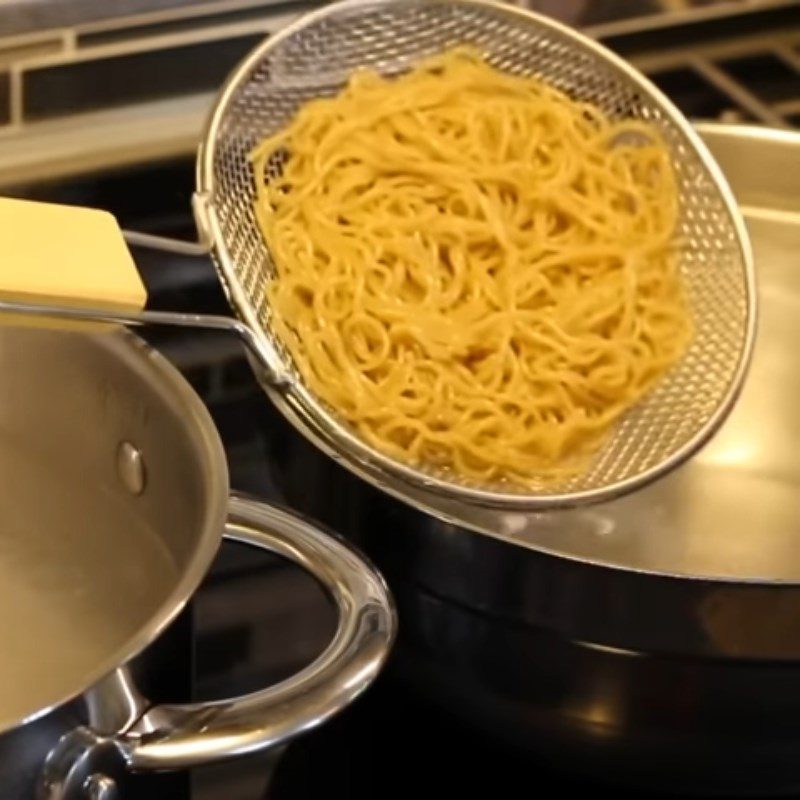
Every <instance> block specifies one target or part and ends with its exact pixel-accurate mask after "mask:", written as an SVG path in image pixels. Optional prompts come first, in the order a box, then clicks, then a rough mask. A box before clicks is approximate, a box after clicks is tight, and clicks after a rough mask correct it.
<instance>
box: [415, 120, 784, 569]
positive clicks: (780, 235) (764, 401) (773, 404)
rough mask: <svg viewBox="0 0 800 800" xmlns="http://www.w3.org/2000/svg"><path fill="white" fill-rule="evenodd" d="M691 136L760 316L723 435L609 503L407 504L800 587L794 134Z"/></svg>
mask: <svg viewBox="0 0 800 800" xmlns="http://www.w3.org/2000/svg"><path fill="white" fill-rule="evenodd" d="M698 129H699V131H700V133H701V135H703V137H704V139H705V140H706V142H707V143H708V145H709V146H710V147H711V150H712V152H713V153H714V154H715V155H716V156H718V158H719V159H720V165H721V167H722V169H723V170H724V171H725V173H726V175H727V176H728V179H729V180H730V182H731V185H732V187H733V189H734V192H735V193H736V195H737V197H738V200H739V202H740V203H741V204H742V207H743V208H744V210H745V213H746V217H747V225H748V227H749V229H750V234H751V237H752V240H753V245H754V249H755V259H756V269H757V275H758V282H759V295H760V303H761V308H762V313H761V322H760V330H759V334H758V337H757V340H756V347H755V355H754V359H753V365H752V368H751V373H750V376H749V377H748V380H747V384H746V386H745V390H744V392H743V394H742V396H741V398H740V400H739V403H738V405H737V407H736V409H735V410H734V412H733V413H732V415H731V417H730V419H729V420H728V421H727V423H726V424H725V425H724V426H723V428H722V430H721V431H720V432H719V433H718V434H717V436H716V437H715V438H714V439H713V440H712V441H711V443H710V444H709V445H708V446H707V447H706V448H705V449H704V450H702V451H701V453H700V454H699V455H698V456H697V457H696V458H694V459H693V460H692V461H690V462H689V463H688V464H686V465H684V466H683V467H682V468H681V469H679V470H676V471H675V472H674V473H673V474H672V475H670V476H668V477H666V478H664V479H662V480H660V481H658V482H656V483H654V484H652V485H651V486H649V487H647V488H645V489H642V490H641V491H638V492H636V493H634V494H632V495H629V496H628V497H625V498H622V499H620V500H617V501H614V502H611V503H603V504H598V505H596V506H593V507H591V508H587V509H575V510H567V511H558V512H554V513H551V514H523V513H501V512H496V511H491V510H487V509H483V508H480V507H478V506H471V507H468V506H466V505H464V504H460V503H455V502H447V501H444V500H442V499H441V498H439V497H438V496H436V494H434V493H432V492H422V491H417V492H415V493H414V494H413V495H412V496H411V497H412V500H413V501H414V503H415V504H416V505H417V506H418V507H419V508H421V509H424V510H426V511H428V512H430V513H433V514H435V515H436V516H437V517H439V518H440V519H444V520H448V521H451V522H453V523H455V524H458V525H462V526H464V527H468V528H471V529H473V530H477V531H480V532H481V533H485V534H488V535H490V536H494V537H497V538H501V539H505V540H507V541H510V542H513V543H515V544H519V545H521V546H524V547H530V548H534V549H539V550H543V551H545V552H549V553H554V554H558V555H560V556H566V557H569V558H574V559H577V560H580V561H587V562H591V563H597V564H605V565H609V566H614V567H620V568H623V569H631V570H643V571H648V572H655V573H661V574H667V575H682V576H692V577H709V578H734V579H736V580H747V581H778V580H781V581H797V580H800V513H799V512H798V508H800V506H798V499H797V498H798V496H799V493H800V450H798V448H797V446H796V444H797V442H798V441H800V413H798V409H797V406H796V404H795V403H794V397H795V390H797V391H800V360H798V359H797V358H796V346H795V343H796V341H800V316H798V313H797V310H798V308H800V271H799V270H798V269H797V268H796V261H797V259H796V254H797V253H798V252H800V166H798V165H800V134H794V133H790V132H784V131H771V130H769V129H759V128H744V127H741V128H738V127H736V126H716V125H701V126H698ZM755 509H757V513H758V521H757V524H756V522H755V519H754V514H755V513H756V512H755Z"/></svg>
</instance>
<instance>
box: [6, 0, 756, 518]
mask: <svg viewBox="0 0 800 800" xmlns="http://www.w3.org/2000/svg"><path fill="white" fill-rule="evenodd" d="M456 45H472V46H473V47H476V48H477V49H479V50H481V51H482V52H483V53H484V55H485V56H486V58H487V59H488V61H489V62H490V63H491V64H493V65H495V66H496V67H498V68H499V69H502V70H505V71H507V72H510V73H514V74H518V75H535V76H537V77H539V78H540V79H542V80H544V81H546V82H547V83H549V84H551V85H552V86H555V87H557V88H558V89H561V90H562V91H563V92H566V93H567V94H568V95H570V96H572V97H574V98H576V99H579V100H583V101H588V102H590V103H594V104H595V105H596V106H598V107H599V108H601V109H602V110H603V111H604V112H605V113H606V114H607V115H609V116H610V117H612V118H626V117H631V118H638V119H643V120H647V121H648V122H650V123H653V124H655V125H656V126H658V128H659V129H660V130H661V133H662V135H663V137H664V139H665V141H666V142H667V144H668V146H669V147H670V149H671V151H672V156H673V164H674V168H675V170H676V173H677V179H678V186H679V192H680V223H679V235H680V236H681V238H682V240H683V241H684V242H685V247H684V249H683V255H682V258H681V263H680V267H681V271H682V273H683V279H684V283H685V287H686V292H687V296H688V300H689V303H690V306H691V311H692V315H693V322H694V327H695V335H694V339H693V341H692V344H691V346H690V349H689V351H688V352H687V354H686V355H685V357H684V358H683V359H682V361H681V362H680V363H679V364H678V365H677V366H676V367H675V368H673V369H672V370H671V371H670V372H669V373H668V375H667V376H666V377H665V378H664V379H663V380H662V381H661V382H660V383H659V384H658V385H657V386H656V388H655V389H654V390H653V391H652V392H650V394H648V395H647V396H646V397H645V398H644V399H643V400H642V401H641V402H640V403H639V404H638V405H637V406H636V407H634V408H633V409H632V410H631V411H629V412H628V413H627V414H626V415H625V416H624V417H623V418H622V419H621V420H620V422H619V423H618V424H617V426H616V427H615V428H614V430H613V431H612V434H611V436H610V437H609V438H608V439H607V440H606V442H605V443H604V445H603V446H602V448H601V449H600V450H599V452H598V453H597V455H596V457H595V458H594V460H593V461H592V462H591V464H590V466H589V468H588V469H587V470H586V471H585V472H583V473H582V474H580V475H578V476H577V477H574V478H572V479H570V480H569V481H566V482H564V483H563V484H561V485H559V486H554V487H552V488H550V489H546V490H541V491H539V492H537V493H531V492H528V493H523V492H519V491H517V490H515V488H513V487H511V486H508V487H505V486H477V485H470V484H467V483H465V482H460V481H457V480H456V479H455V478H454V476H452V475H434V474H429V473H426V472H422V471H420V470H419V469H416V468H414V467H412V466H409V465H407V464H404V463H401V462H398V461H395V460H393V459H391V458H390V457H388V456H386V455H384V454H382V453H381V452H378V451H377V450H375V449H373V448H371V447H370V446H368V445H367V444H366V443H365V442H363V441H362V440H361V439H360V438H359V437H358V435H357V434H356V433H355V432H354V431H353V430H351V429H350V428H349V427H348V425H347V424H346V423H345V422H343V421H342V420H341V419H339V418H337V416H336V414H335V413H334V412H332V411H331V410H330V409H329V408H327V407H325V405H323V404H322V403H321V402H320V401H318V400H317V398H315V397H314V396H313V395H312V394H311V393H310V392H309V391H308V390H307V389H306V387H304V385H303V383H302V380H301V378H300V376H299V374H298V372H297V371H296V369H295V367H294V365H293V363H292V361H291V359H290V357H289V355H288V354H287V353H286V352H285V350H284V349H283V348H282V347H281V345H280V342H279V341H278V340H277V338H276V337H275V336H274V334H273V331H272V315H271V310H270V307H269V305H268V302H267V298H266V292H265V289H266V286H267V283H268V281H269V280H270V276H271V275H272V273H273V268H274V267H273V263H272V261H271V258H270V254H269V250H268V249H267V245H266V243H265V241H264V239H263V237H262V235H261V232H260V230H259V228H258V226H257V224H256V220H255V216H254V213H253V205H254V201H255V189H256V183H255V181H256V176H255V175H254V172H253V169H252V166H251V163H250V159H249V154H250V152H251V150H252V149H253V147H254V146H255V145H256V144H257V143H258V142H259V141H260V140H261V139H263V138H264V137H266V136H268V135H270V134H272V133H274V132H275V131H277V130H278V129H280V128H281V127H282V126H284V125H286V124H287V123H288V121H289V120H290V119H291V117H292V116H293V115H294V113H295V112H296V111H297V110H298V109H299V107H300V106H301V105H302V104H303V103H305V102H306V101H308V100H311V99H313V98H316V97H319V96H323V95H331V94H334V93H336V92H337V91H338V90H339V89H340V87H342V85H343V84H344V83H345V81H346V79H347V77H348V76H349V74H350V73H351V72H352V71H353V70H354V69H356V68H357V67H361V66H370V67H372V68H374V69H376V70H378V71H380V72H382V73H391V74H396V73H399V72H402V71H403V70H406V69H408V68H409V67H411V66H412V65H413V64H414V63H415V62H416V61H418V60H419V59H421V58H423V57H426V56H430V55H433V54H435V53H437V52H440V51H442V50H445V49H448V48H450V47H453V46H456ZM194 201H195V216H196V218H197V224H198V229H199V231H200V234H201V238H202V239H203V244H202V245H196V244H195V245H188V244H187V243H185V242H184V243H180V242H178V243H176V242H174V241H171V240H165V239H161V238H160V237H153V236H147V235H144V234H135V233H129V234H127V239H128V241H129V242H131V243H132V244H139V245H145V246H151V247H157V248H162V249H168V250H173V251H180V252H191V253H197V252H201V253H205V252H208V251H209V250H210V251H211V254H212V256H213V258H214V260H215V262H216V265H217V268H218V272H219V274H220V276H221V279H222V282H223V285H224V287H225V289H226V291H227V293H228V296H229V299H230V301H231V303H232V305H233V307H234V310H235V311H236V313H237V315H238V317H239V319H238V320H237V319H233V318H231V317H209V316H204V315H196V314H173V313H167V312H157V311H145V312H141V313H137V314H121V313H119V312H109V311H100V310H97V309H94V310H91V309H86V308H81V309H76V308H64V307H55V306H52V305H41V304H40V305H33V304H26V305H23V304H20V303H17V302H3V301H0V311H12V312H15V313H20V312H22V313H26V314H34V315H37V314H42V315H47V316H51V317H53V316H54V317H61V318H81V319H87V318H88V319H95V320H106V321H114V322H123V323H125V324H134V325H142V324H169V325H183V326H200V327H206V328H215V329H226V330H231V331H233V332H235V333H236V334H237V335H239V336H240V337H241V338H242V339H243V341H244V342H245V344H246V345H247V346H248V349H249V352H250V353H251V355H252V356H253V357H254V358H253V362H254V366H255V367H256V369H257V374H258V377H259V380H260V381H261V383H262V384H263V386H264V387H265V389H266V391H267V392H268V394H269V395H270V396H271V398H272V399H273V401H274V402H275V403H276V405H277V406H278V407H279V408H280V409H281V411H282V412H283V413H284V414H285V415H286V417H287V418H288V419H289V420H290V421H291V422H293V423H294V424H295V426H296V427H297V428H298V429H299V430H300V431H301V432H302V433H303V434H304V435H305V436H306V437H308V438H309V439H311V440H312V441H314V442H315V443H316V444H317V445H318V446H319V447H321V448H322V449H323V450H324V451H326V452H327V453H328V454H329V455H331V456H332V457H334V458H335V459H337V460H338V461H340V462H341V463H343V464H344V465H345V466H347V467H348V468H349V469H351V470H352V471H354V472H355V473H357V474H358V475H360V476H362V477H364V478H366V479H367V480H369V481H371V482H372V483H374V484H375V485H377V486H378V487H380V488H381V489H383V490H385V491H387V492H390V493H391V494H393V495H395V496H397V497H400V498H401V499H405V500H407V501H408V502H411V503H414V504H417V505H427V501H426V500H425V496H426V494H427V495H428V496H430V494H431V493H438V494H441V495H443V496H445V497H446V498H448V499H450V500H453V501H459V502H464V503H471V504H479V505H482V506H490V507H495V508H506V509H517V510H519V509H531V510H534V509H535V510H546V509H551V508H557V507H563V506H570V505H572V506H574V505H578V504H581V503H588V502H597V501H600V500H606V499H610V498H612V497H614V496H617V495H621V494H624V493H626V492H629V491H631V490H633V489H635V488H637V487H639V486H642V485H644V484H645V483H647V482H648V481H651V480H653V479H654V478H656V477H658V476H660V475H663V474H664V473H666V472H667V471H669V470H670V469H672V468H674V467H676V466H677V465H679V464H680V463H681V462H682V461H684V460H685V459H686V458H688V457H689V456H690V455H692V453H694V452H695V451H696V450H697V449H698V448H699V447H701V446H702V445H703V443H704V442H705V441H707V440H708V439H709V437H710V436H711V435H712V434H713V433H714V431H715V430H716V429H717V428H718V427H719V426H720V424H721V423H722V422H723V421H724V419H725V418H726V416H727V414H728V413H729V412H730V410H731V408H732V407H733V404H734V401H735V400H736V397H737V395H738V393H739V390H740V389H741V386H742V382H743V380H744V376H745V372H746V369H747V365H748V362H749V358H750V353H751V350H752V345H753V337H754V331H755V306H756V296H755V286H754V277H753V265H752V256H751V251H750V244H749V241H748V237H747V233H746V231H745V228H744V224H743V221H742V219H741V216H740V214H739V212H738V210H737V208H736V205H735V203H734V200H733V197H732V195H731V192H730V189H729V188H728V186H727V184H726V182H725V179H724V178H723V176H722V175H721V173H720V171H719V169H718V167H717V166H716V164H715V163H714V161H713V159H712V158H711V156H710V154H709V153H708V151H707V150H706V148H705V146H704V145H703V143H702V142H701V141H700V139H699V138H698V136H697V135H696V134H695V133H694V131H693V130H692V128H691V126H690V125H689V124H688V123H687V121H686V120H685V119H684V118H683V117H682V116H681V114H680V113H679V112H678V111H677V110H676V109H675V108H674V107H673V106H672V105H671V103H670V102H669V101H668V100H667V99H666V98H665V97H663V96H662V95H661V93H660V92H659V91H658V90H657V89H656V88H654V87H653V86H652V85H651V84H650V83H649V82H648V81H647V80H646V79H645V78H643V77H642V76H641V75H639V74H638V73H637V72H636V71H635V70H633V69H632V68H631V67H629V66H628V65H626V64H625V63H624V62H623V61H621V60H620V59H619V58H617V57H616V56H614V55H613V54H612V53H610V52H609V51H607V50H605V49H604V48H603V47H601V46H600V45H598V44H596V43H595V42H593V41H591V40H590V39H587V38H585V37H583V36H581V35H580V34H578V33H576V32H574V31H572V30H570V29H569V28H566V27H564V26H562V25H560V24H558V23H555V22H553V21H551V20H548V19H546V18H544V17H540V16H537V15H535V14H531V13H529V12H526V11H521V10H518V9H514V8H511V7H508V6H503V5H496V4H493V3H487V2H480V1H479V0H357V1H354V0H347V2H342V3H336V4H333V5H329V6H327V7H325V8H323V9H322V10H320V11H318V12H316V13H313V14H310V15H309V16H306V17H304V18H303V19H301V20H300V21H299V22H297V23H296V24H294V25H292V26H290V27H289V28H287V29H285V30H284V31H283V32H281V33H280V34H278V35H276V36H273V37H272V38H271V39H269V40H268V41H266V42H265V43H264V44H263V45H262V46H261V47H259V48H257V49H256V50H255V51H254V52H253V53H252V54H251V55H250V56H249V57H248V58H247V59H246V60H245V61H244V62H243V63H242V64H241V65H240V67H239V68H238V69H237V70H236V71H235V73H234V74H233V75H232V76H231V78H230V79H229V80H228V82H227V84H226V85H225V87H224V88H223V90H222V92H221V94H220V96H219V99H218V101H217V103H216V105H215V107H214V110H213V112H212V115H211V117H210V120H209V124H208V127H207V130H206V134H205V138H204V142H203V144H202V146H201V148H200V152H199V156H198V190H197V192H196V194H195V197H194Z"/></svg>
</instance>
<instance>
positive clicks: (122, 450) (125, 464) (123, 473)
mask: <svg viewBox="0 0 800 800" xmlns="http://www.w3.org/2000/svg"><path fill="white" fill-rule="evenodd" d="M117 475H119V479H120V481H122V485H123V486H124V487H125V488H126V489H127V490H128V491H129V492H130V493H131V494H141V493H142V492H143V491H144V486H145V482H146V474H145V468H144V458H143V457H142V452H141V450H139V449H138V448H137V447H135V446H134V445H132V444H131V443H130V442H121V443H120V446H119V448H118V450H117Z"/></svg>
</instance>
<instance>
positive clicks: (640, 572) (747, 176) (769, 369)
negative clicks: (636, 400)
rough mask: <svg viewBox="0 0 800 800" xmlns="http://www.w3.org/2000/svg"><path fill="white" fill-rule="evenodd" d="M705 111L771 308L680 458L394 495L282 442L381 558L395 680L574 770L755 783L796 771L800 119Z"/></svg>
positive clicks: (701, 788)
mask: <svg viewBox="0 0 800 800" xmlns="http://www.w3.org/2000/svg"><path fill="white" fill-rule="evenodd" d="M700 130H701V133H702V135H703V136H704V137H705V139H706V141H707V142H708V144H709V145H710V146H711V149H712V152H713V153H714V154H715V156H716V157H717V158H718V160H719V163H720V165H721V166H722V168H723V170H724V171H725V172H726V174H727V177H728V178H729V180H730V182H731V184H732V187H733V190H734V192H735V193H736V194H737V195H738V199H739V202H740V203H741V204H742V206H743V210H744V211H745V214H746V218H747V221H748V225H749V227H750V232H751V235H752V238H753V243H754V247H755V255H756V266H757V271H758V278H759V283H760V287H759V292H760V302H761V308H762V309H763V313H762V323H761V330H760V332H759V337H758V340H757V344H756V348H755V354H754V360H753V366H752V371H751V374H750V377H749V379H748V383H747V386H746V387H745V390H744V393H743V395H742V398H741V400H740V402H739V405H738V407H737V408H736V410H735V411H734V412H733V414H732V416H731V419H730V420H729V421H728V423H726V425H725V426H724V427H723V428H722V430H721V431H720V433H719V434H718V435H717V437H716V438H715V439H714V440H713V441H712V442H711V443H710V444H709V446H708V447H707V448H706V449H705V450H704V451H703V452H701V453H700V454H699V455H698V456H697V457H696V458H695V459H694V460H693V461H692V462H691V463H689V464H687V465H686V466H684V467H682V468H681V469H679V470H677V471H676V472H675V473H674V474H673V475H672V476H670V477H669V478H666V479H664V480H662V481H660V482H658V483H657V484H655V485H653V486H651V487H649V488H647V489H646V490H642V491H640V492H638V493H636V494H634V495H631V496H630V497H628V498H625V499H623V500H618V501H615V502H613V503H604V504H599V505H596V506H594V507H591V508H587V509H574V510H570V511H565V512H558V513H553V514H519V513H505V514H503V513H498V512H496V511H493V510H491V509H485V508H479V507H474V506H473V507H470V506H466V505H464V504H461V503H457V502H449V503H448V502H446V501H442V500H441V499H440V498H436V497H434V496H433V495H432V494H425V493H424V492H415V493H413V494H408V495H407V496H406V497H405V498H404V499H405V500H406V502H405V503H402V502H397V501H395V500H393V499H391V498H390V497H389V496H388V495H386V494H384V493H381V492H379V491H376V490H374V489H371V488H370V487H368V486H367V485H366V484H365V483H363V482H358V481H356V480H354V479H352V478H351V477H350V476H349V475H348V474H347V473H345V472H344V471H343V470H341V469H339V468H338V467H336V465H334V464H332V463H331V462H330V461H328V460H324V459H321V458H319V457H318V456H317V455H316V453H315V451H314V450H313V449H312V448H310V447H308V446H307V445H305V443H303V442H302V441H301V440H299V439H298V438H297V437H293V436H292V435H291V434H290V433H288V432H286V431H284V439H283V440H281V441H276V442H275V452H274V457H275V458H276V459H277V460H278V461H279V463H280V464H281V465H282V469H281V470H279V471H278V472H279V474H280V475H282V476H283V478H284V481H285V485H284V487H283V488H284V490H285V491H286V492H287V495H288V497H289V499H290V502H292V503H294V504H296V505H297V507H299V508H303V509H306V510H309V511H310V512H311V513H313V514H314V515H315V516H317V517H319V518H323V519H325V520H326V521H328V522H329V523H330V524H332V525H334V526H336V527H338V528H339V529H341V530H346V531H348V533H349V534H352V535H354V536H356V537H357V541H358V542H359V544H360V545H361V546H362V547H363V548H364V549H365V550H366V551H367V552H368V553H369V554H370V555H371V556H372V557H373V558H374V559H375V561H376V562H377V563H378V565H379V566H380V567H381V569H382V570H383V571H384V574H386V576H387V579H388V580H389V583H390V585H391V587H392V590H393V593H394V595H395V597H396V598H397V602H398V608H399V611H400V618H401V620H402V621H403V625H402V634H401V637H400V640H399V642H398V648H397V657H396V658H395V659H394V669H393V671H394V675H395V677H396V678H397V679H398V680H402V681H404V682H405V683H407V684H408V685H411V686H413V687H414V689H415V690H416V691H418V692H420V693H422V694H424V695H425V696H426V697H427V698H429V699H430V700H432V701H434V702H436V703H438V704H439V705H441V706H444V707H446V708H447V709H449V710H450V712H452V714H453V715H458V716H460V717H462V718H463V720H464V721H465V722H467V723H468V724H473V725H476V726H479V727H480V728H482V729H483V730H485V731H486V732H487V733H488V734H490V735H491V736H493V737H499V738H502V739H504V740H506V741H507V742H509V743H510V744H512V745H513V746H514V747H515V748H523V749H527V750H532V751H536V752H538V753H541V754H546V755H547V756H548V757H549V758H551V759H553V760H559V761H562V762H563V763H565V764H566V765H567V766H568V768H569V769H570V771H572V772H584V773H589V774H592V775H594V776H595V777H598V778H602V779H606V780H618V781H622V782H626V783H634V784H637V785H638V786H640V787H641V786H645V787H647V788H657V789H661V790H673V791H682V792H695V793H701V794H703V795H707V794H710V793H721V794H735V795H737V796H738V795H740V794H748V793H749V794H752V795H755V796H759V797H761V796H765V795H767V794H779V793H785V792H797V791H798V790H800V724H798V719H799V718H800V446H799V444H800V412H798V406H797V395H798V391H800V357H798V352H797V348H798V344H797V343H798V342H800V313H799V312H800V264H798V262H797V253H798V252H800V169H798V164H800V136H798V135H796V134H791V133H788V132H779V131H768V130H757V129H750V128H739V129H737V128H726V127H724V126H711V125H706V126H700ZM309 481H312V482H313V484H314V485H315V486H317V487H320V491H317V492H314V493H313V494H310V493H308V492H307V491H302V487H305V486H307V485H308V483H309Z"/></svg>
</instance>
